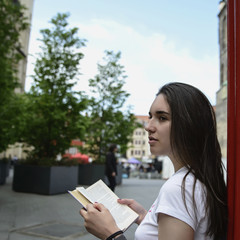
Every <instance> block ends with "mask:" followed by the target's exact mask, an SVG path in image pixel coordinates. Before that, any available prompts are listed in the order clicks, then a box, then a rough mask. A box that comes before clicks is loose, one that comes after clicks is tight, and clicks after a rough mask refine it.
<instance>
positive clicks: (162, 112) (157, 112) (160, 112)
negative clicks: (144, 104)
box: [156, 111, 170, 115]
mask: <svg viewBox="0 0 240 240" xmlns="http://www.w3.org/2000/svg"><path fill="white" fill-rule="evenodd" d="M156 114H167V115H170V113H169V112H165V111H156Z"/></svg>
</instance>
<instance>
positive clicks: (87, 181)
mask: <svg viewBox="0 0 240 240" xmlns="http://www.w3.org/2000/svg"><path fill="white" fill-rule="evenodd" d="M99 179H102V180H103V181H105V165H103V164H79V165H78V184H79V185H91V184H93V183H95V182H96V181H98V180H99Z"/></svg>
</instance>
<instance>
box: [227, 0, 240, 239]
mask: <svg viewBox="0 0 240 240" xmlns="http://www.w3.org/2000/svg"><path fill="white" fill-rule="evenodd" d="M239 7H240V0H228V157H227V159H228V163H227V166H228V206H229V225H228V240H240V228H239V223H240V148H239V147H238V146H240V145H239V144H240V9H239Z"/></svg>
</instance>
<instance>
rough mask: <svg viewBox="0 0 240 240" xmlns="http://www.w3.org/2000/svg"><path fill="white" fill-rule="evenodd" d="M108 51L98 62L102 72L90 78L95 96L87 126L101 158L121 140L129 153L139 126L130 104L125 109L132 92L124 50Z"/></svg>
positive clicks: (91, 150) (90, 144)
mask: <svg viewBox="0 0 240 240" xmlns="http://www.w3.org/2000/svg"><path fill="white" fill-rule="evenodd" d="M105 54H106V56H105V57H104V58H103V63H102V64H100V63H99V64H98V71H99V73H98V74H97V75H96V76H95V77H94V78H93V79H90V80H89V86H90V89H91V92H92V93H93V95H94V96H93V97H92V98H91V101H90V114H89V119H90V122H91V124H90V125H89V127H88V130H87V135H86V146H87V150H88V152H89V153H91V154H92V155H93V156H94V158H95V160H96V161H97V162H104V160H105V154H106V151H107V150H108V146H109V144H111V143H115V144H118V145H119V146H120V151H121V153H122V154H123V153H125V152H126V149H127V144H128V142H129V141H130V140H131V136H132V133H133V131H134V129H135V127H136V123H135V118H134V115H133V114H132V113H131V109H130V107H129V108H128V109H127V110H126V111H123V110H122V107H123V106H124V103H125V101H126V99H127V97H128V96H129V93H127V92H126V91H125V90H124V89H123V86H124V84H125V79H126V77H127V76H126V75H125V70H124V66H122V65H121V64H120V63H119V61H120V58H121V53H120V52H118V53H116V54H115V53H114V52H112V51H105Z"/></svg>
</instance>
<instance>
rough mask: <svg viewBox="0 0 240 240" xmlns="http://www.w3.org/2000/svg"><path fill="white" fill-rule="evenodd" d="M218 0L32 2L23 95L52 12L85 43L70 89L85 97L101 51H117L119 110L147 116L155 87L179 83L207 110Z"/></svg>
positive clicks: (214, 83) (215, 69)
mask: <svg viewBox="0 0 240 240" xmlns="http://www.w3.org/2000/svg"><path fill="white" fill-rule="evenodd" d="M218 3H219V0H201V1H193V0H181V1H180V0H51V1H49V0H34V5H33V15H32V23H31V24H32V25H31V33H30V43H29V57H28V66H27V79H26V86H25V90H26V91H29V89H30V86H31V83H32V79H31V77H30V75H32V74H33V73H34V72H33V68H34V62H35V59H36V53H38V52H40V51H41V50H40V49H39V45H40V41H38V40H37V39H39V38H41V34H40V30H41V29H45V28H49V27H51V25H50V24H49V21H50V19H51V18H53V17H54V16H56V15H57V13H69V14H70V16H69V18H68V22H69V26H70V27H78V28H79V32H78V36H79V37H80V38H82V39H86V40H87V42H86V47H84V48H82V49H81V50H82V52H83V53H84V58H83V59H82V60H81V62H80V72H81V75H80V76H79V77H78V80H77V85H76V86H75V90H81V91H85V92H86V93H87V94H90V92H89V88H88V79H90V78H93V77H94V76H95V75H96V74H97V63H98V62H100V61H101V60H102V58H103V56H104V51H105V50H111V51H114V52H118V51H120V52H121V61H120V62H121V64H122V65H123V66H124V69H125V71H126V75H127V78H126V83H125V85H124V90H125V91H127V92H128V93H130V96H129V97H128V99H127V101H126V104H125V106H129V105H130V106H131V107H132V112H133V113H134V114H135V115H148V112H149V108H150V106H151V104H152V102H153V100H154V98H155V96H156V93H157V91H158V90H159V88H160V87H161V86H163V85H164V84H166V83H169V82H184V83H188V84H191V85H193V86H195V87H197V88H199V89H200V90H202V91H203V92H204V93H205V94H206V96H207V97H208V98H209V100H210V102H211V103H212V105H215V104H216V92H217V91H218V90H219V45H218Z"/></svg>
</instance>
